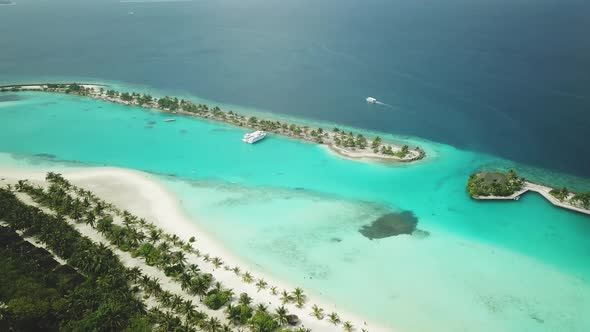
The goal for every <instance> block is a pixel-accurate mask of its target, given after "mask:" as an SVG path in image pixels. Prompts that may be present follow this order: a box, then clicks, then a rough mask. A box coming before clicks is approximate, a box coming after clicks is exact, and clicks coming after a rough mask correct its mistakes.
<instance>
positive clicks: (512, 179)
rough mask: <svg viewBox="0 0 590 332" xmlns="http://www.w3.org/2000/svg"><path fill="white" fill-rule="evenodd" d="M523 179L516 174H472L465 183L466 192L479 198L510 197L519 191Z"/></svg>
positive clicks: (510, 171)
mask: <svg viewBox="0 0 590 332" xmlns="http://www.w3.org/2000/svg"><path fill="white" fill-rule="evenodd" d="M523 186H524V179H523V178H519V177H518V175H517V174H516V172H514V171H513V170H509V171H508V173H506V174H503V173H478V174H472V175H471V176H470V177H469V181H468V182H467V190H468V191H469V194H470V195H471V197H481V196H510V195H512V194H514V193H515V192H517V191H519V190H521V189H522V188H523Z"/></svg>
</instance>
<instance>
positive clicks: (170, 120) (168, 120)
mask: <svg viewBox="0 0 590 332" xmlns="http://www.w3.org/2000/svg"><path fill="white" fill-rule="evenodd" d="M174 121H176V119H165V120H164V122H174Z"/></svg>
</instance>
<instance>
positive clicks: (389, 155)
mask: <svg viewBox="0 0 590 332" xmlns="http://www.w3.org/2000/svg"><path fill="white" fill-rule="evenodd" d="M52 85H54V84H50V83H38V84H14V85H0V92H6V91H15V92H18V91H42V92H49V93H65V94H72V95H76V96H81V97H87V98H92V99H96V100H102V101H107V102H112V103H117V104H121V105H127V106H137V107H141V108H145V109H150V110H154V111H159V112H165V113H170V114H175V115H184V116H189V117H193V118H200V119H206V120H210V121H216V122H221V123H224V124H226V125H230V126H238V127H241V128H247V129H251V130H265V131H266V132H269V133H272V134H275V135H281V136H285V137H288V138H293V139H297V140H302V141H305V142H309V143H313V144H319V145H320V146H327V147H328V148H329V149H331V150H332V151H334V152H336V155H337V156H339V157H341V158H346V159H350V160H357V161H371V160H375V161H380V162H385V161H390V162H391V161H393V162H404V163H411V162H414V161H417V160H421V159H423V158H424V157H425V156H426V154H425V152H424V150H422V149H421V148H420V147H418V146H416V147H415V148H413V149H410V148H409V147H408V146H407V145H405V146H403V147H402V146H397V145H396V144H392V143H391V142H385V141H382V140H381V139H380V138H379V137H378V136H377V137H376V138H375V139H378V143H376V144H377V145H376V147H373V146H372V144H373V143H375V141H373V142H371V145H370V144H369V143H370V142H369V141H368V140H367V138H365V137H363V135H361V134H354V133H353V132H352V131H351V132H349V133H346V131H344V130H340V129H338V128H334V129H333V131H330V130H324V129H322V128H321V127H318V128H313V127H308V126H302V127H301V126H299V125H298V124H295V123H290V124H289V123H282V124H281V123H280V122H276V123H274V121H272V120H265V119H258V120H257V119H256V117H250V118H248V117H246V116H244V115H241V114H238V113H234V112H232V111H231V110H230V111H228V112H224V111H222V110H221V109H220V108H218V107H216V106H215V107H213V106H211V109H208V108H207V107H208V106H207V105H198V106H197V105H194V104H192V103H190V102H185V101H184V100H181V102H180V103H179V101H178V100H177V99H176V98H175V100H176V106H174V107H173V106H163V105H166V103H169V102H170V100H172V99H170V97H161V98H153V97H151V96H150V97H149V100H147V101H141V102H140V101H139V96H140V94H135V93H134V92H126V93H127V96H128V97H127V98H131V99H124V98H123V97H122V95H118V93H119V92H117V91H115V94H114V95H113V94H111V95H109V93H108V91H105V90H104V89H103V88H104V87H106V86H105V85H101V84H94V83H60V84H55V85H61V87H57V86H55V87H54V86H52ZM70 85H77V87H78V89H79V87H82V88H81V91H79V90H75V91H69V90H66V88H68V89H69V86H70ZM113 91H114V90H113ZM121 93H122V92H121ZM130 93H131V95H129V94H130ZM133 96H135V97H133ZM162 100H164V101H165V104H163V105H160V101H162ZM166 100H168V101H166ZM183 103H184V104H183ZM189 104H192V107H193V108H192V109H191V108H190V107H189V108H185V107H186V105H189ZM201 106H204V107H205V108H204V109H200V110H199V109H198V107H201ZM216 109H217V111H216ZM196 110H198V111H196ZM216 112H219V113H220V114H221V115H219V114H218V113H216ZM252 119H254V122H253V123H251V122H250V120H252ZM273 123H274V124H273ZM277 123H279V125H278V126H277ZM267 126H270V127H267ZM291 127H292V128H291ZM289 128H291V129H289ZM375 139H374V140H375ZM363 140H364V143H363ZM355 142H356V143H355ZM404 149H405V153H404V152H403V151H404ZM400 153H401V154H402V155H399V154H400Z"/></svg>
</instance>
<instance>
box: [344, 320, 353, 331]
mask: <svg viewBox="0 0 590 332" xmlns="http://www.w3.org/2000/svg"><path fill="white" fill-rule="evenodd" d="M342 327H343V328H344V331H346V332H352V330H353V329H354V327H353V326H352V324H351V323H350V322H349V321H346V322H344V324H343V325H342Z"/></svg>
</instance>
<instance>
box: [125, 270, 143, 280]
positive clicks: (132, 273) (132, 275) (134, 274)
mask: <svg viewBox="0 0 590 332" xmlns="http://www.w3.org/2000/svg"><path fill="white" fill-rule="evenodd" d="M141 277H142V274H141V269H140V268H139V267H137V266H134V267H132V268H130V269H127V278H128V279H129V280H131V282H133V283H134V284H136V283H137V282H138V281H139V279H140V278H141Z"/></svg>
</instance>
